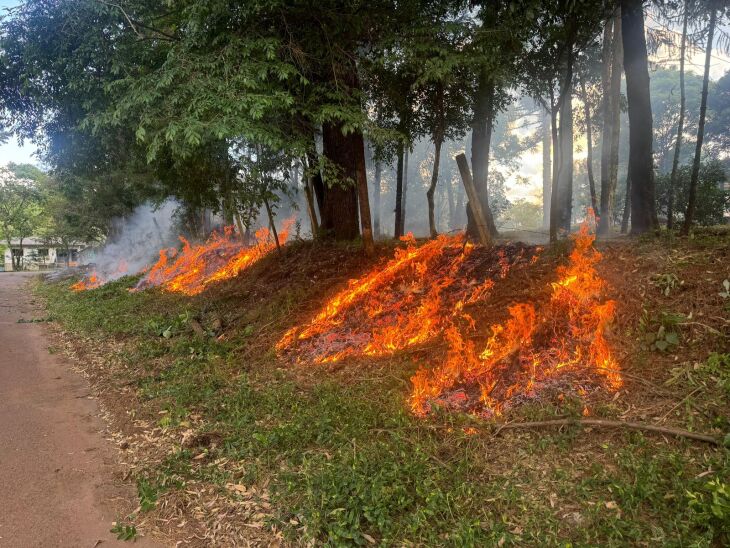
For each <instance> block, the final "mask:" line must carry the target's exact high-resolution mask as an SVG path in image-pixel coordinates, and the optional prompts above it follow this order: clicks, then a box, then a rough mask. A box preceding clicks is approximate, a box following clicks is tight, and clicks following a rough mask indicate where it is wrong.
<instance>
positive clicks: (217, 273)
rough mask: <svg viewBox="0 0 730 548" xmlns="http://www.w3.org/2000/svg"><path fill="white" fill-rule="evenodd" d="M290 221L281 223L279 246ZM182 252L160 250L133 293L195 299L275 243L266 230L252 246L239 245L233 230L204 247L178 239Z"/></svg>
mask: <svg viewBox="0 0 730 548" xmlns="http://www.w3.org/2000/svg"><path fill="white" fill-rule="evenodd" d="M292 224H293V221H292V220H289V221H286V222H285V223H284V228H283V229H282V230H281V231H280V232H279V233H278V235H279V241H280V243H284V242H285V241H286V239H287V236H288V232H289V228H290V227H291V225H292ZM180 241H181V242H182V244H183V248H182V250H180V251H178V250H176V249H175V248H169V249H161V250H160V257H159V259H158V261H157V262H156V263H155V264H154V265H152V267H151V268H150V269H149V270H148V271H147V273H146V274H145V276H144V277H143V278H142V279H141V280H140V281H139V283H138V284H137V287H136V289H146V288H148V287H156V286H159V287H162V288H163V289H164V290H165V291H172V292H176V293H184V294H185V295H197V294H199V293H201V292H202V291H203V290H204V289H206V288H207V287H208V286H209V285H210V284H211V283H214V282H219V281H222V280H228V279H230V278H234V277H236V276H238V275H239V274H240V273H241V272H242V271H243V270H245V269H246V268H248V267H250V266H251V265H252V264H254V263H255V262H257V261H259V260H260V259H261V258H263V257H265V256H266V255H267V254H268V253H270V252H271V251H272V250H274V249H275V248H276V242H275V241H274V239H273V237H272V236H271V235H270V233H269V230H268V229H267V228H261V229H259V230H258V231H257V232H256V242H255V244H254V245H252V246H245V245H243V243H241V241H240V239H239V237H238V235H236V234H235V232H234V230H233V227H226V228H225V229H224V230H223V232H222V233H221V232H214V233H213V234H212V235H211V237H210V238H208V240H207V241H206V242H205V243H202V244H197V245H191V244H190V242H188V241H187V240H186V239H185V238H183V237H182V236H181V237H180Z"/></svg>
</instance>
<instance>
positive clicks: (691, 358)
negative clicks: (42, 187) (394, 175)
mask: <svg viewBox="0 0 730 548" xmlns="http://www.w3.org/2000/svg"><path fill="white" fill-rule="evenodd" d="M729 241H730V240H729V236H728V233H727V232H722V231H719V232H718V231H714V232H713V231H705V232H700V233H698V234H697V235H696V236H695V237H694V239H674V240H665V239H621V240H613V241H606V242H599V243H598V248H599V249H600V251H601V252H602V253H603V259H602V261H601V262H600V264H599V266H598V270H599V272H600V274H601V276H602V277H603V278H604V279H605V280H606V281H607V288H606V298H610V299H614V300H616V302H617V307H618V308H617V314H616V320H615V321H614V323H613V325H612V327H611V329H610V332H609V333H608V341H609V344H610V346H611V349H612V351H613V352H614V355H615V358H616V360H617V361H618V363H619V364H620V366H621V370H622V374H623V379H624V386H623V387H622V388H621V389H620V390H619V391H618V392H609V391H606V390H601V389H596V390H590V391H585V392H583V393H582V394H581V393H577V392H575V391H574V390H569V389H568V388H569V387H560V386H557V387H555V389H554V390H552V391H550V390H546V391H544V392H542V393H541V394H540V397H537V398H533V399H531V400H530V401H527V402H525V403H523V404H522V405H519V406H516V407H514V408H512V409H510V410H509V411H507V412H506V414H505V415H504V416H503V417H502V418H501V419H500V421H499V423H516V422H520V421H527V420H531V421H543V420H548V419H554V418H565V417H568V418H570V417H574V418H576V419H578V418H580V417H582V416H583V414H584V412H585V410H586V408H587V409H588V410H589V413H590V416H591V417H595V418H606V419H612V420H622V421H636V422H643V423H647V424H654V425H660V426H669V427H678V428H684V429H689V430H693V431H702V432H706V433H710V434H712V435H714V436H716V437H718V438H719V439H721V438H722V436H723V435H724V434H725V433H726V432H727V431H728V429H729V426H730V424H729V423H728V419H727V417H728V416H730V404H729V401H728V390H729V389H730V373H729V369H730V356H728V354H727V352H728V334H729V328H728V326H729V324H728V309H729V307H730V305H729V304H728V303H730V296H728V295H727V292H728V290H727V289H724V287H723V281H724V280H725V279H728V278H730V272H729V271H728V266H727V265H728V264H730V251H729V247H728V243H729ZM518 249H521V250H523V252H526V251H529V252H530V253H533V252H534V251H535V248H534V247H533V246H516V245H515V244H510V245H508V246H507V247H504V248H503V250H504V252H505V255H506V256H507V257H514V256H515V254H516V253H518V252H519V251H518ZM393 252H394V250H393V248H392V246H390V245H383V246H381V247H379V249H378V255H379V256H378V257H377V258H376V259H374V260H370V259H365V258H364V257H363V255H362V253H361V251H360V249H359V248H357V247H353V246H343V245H334V244H331V245H328V244H322V243H316V244H314V243H305V242H292V243H290V244H289V245H287V246H286V247H284V248H283V250H282V252H281V253H271V254H270V255H268V256H267V257H265V258H264V259H263V260H261V261H259V262H258V263H256V264H254V265H253V266H252V267H251V268H250V269H249V270H247V271H246V272H244V273H243V274H242V275H241V276H239V277H238V278H236V279H234V280H231V281H227V282H223V283H221V284H218V285H215V286H212V287H210V288H209V289H208V290H207V291H205V292H204V293H202V294H200V295H198V296H195V297H184V296H179V295H172V294H169V293H163V292H161V291H159V290H151V291H143V292H137V293H130V292H128V288H130V287H133V286H134V285H135V283H136V281H137V280H136V278H124V279H122V280H120V281H118V282H114V283H111V284H107V285H106V286H104V287H102V288H99V289H96V290H93V291H89V292H84V293H73V292H71V291H69V290H68V286H69V285H70V282H61V283H57V284H47V285H39V286H38V288H37V290H38V292H39V293H40V294H42V295H43V296H44V297H45V298H46V300H47V302H48V306H49V310H50V312H51V315H52V317H53V318H54V319H55V320H56V327H57V341H58V346H59V347H61V348H63V349H64V350H66V351H67V352H68V353H70V354H71V355H72V356H73V357H74V358H75V363H77V364H78V366H79V367H80V368H82V369H83V370H84V371H85V373H86V374H87V375H88V376H89V377H90V379H91V380H92V382H93V384H94V386H95V389H96V391H98V392H99V394H100V396H101V401H102V402H103V403H104V407H105V409H106V411H107V415H108V418H109V419H110V421H111V422H112V425H113V428H114V430H115V431H116V432H117V434H116V437H117V440H118V443H119V445H120V448H121V450H122V451H123V455H124V460H125V462H127V463H128V475H129V477H130V478H132V480H133V481H135V482H136V483H137V486H138V491H139V494H140V502H141V511H140V512H139V513H137V514H135V515H133V516H129V517H126V516H125V517H124V518H125V519H127V520H128V521H130V522H134V523H135V524H136V525H137V527H138V528H139V530H140V531H143V532H155V531H156V532H161V533H163V534H165V535H168V536H171V537H173V538H178V537H181V536H184V537H185V539H186V540H187V541H188V542H190V544H193V545H195V544H196V543H198V544H200V545H207V544H209V543H210V542H211V541H217V542H221V543H233V542H239V543H240V542H243V541H244V540H245V541H250V542H253V543H260V544H269V543H271V542H272V541H275V540H276V539H281V540H282V542H285V543H286V542H290V541H294V542H296V539H300V538H302V537H306V538H312V539H316V540H318V541H328V542H331V543H333V544H342V543H347V544H349V543H361V544H365V543H384V544H397V545H400V544H409V543H413V544H429V545H464V544H477V543H482V544H483V543H496V544H499V545H510V544H515V545H517V544H519V545H524V544H532V545H558V544H564V543H565V542H572V543H574V544H593V545H595V544H609V545H619V544H626V543H638V544H652V543H665V544H698V545H712V544H713V543H722V542H723V539H725V540H726V539H727V534H728V525H727V524H728V515H729V514H728V513H727V512H728V509H727V504H728V502H727V501H728V494H727V477H728V474H730V457H729V456H728V452H727V450H726V449H724V448H722V447H721V446H713V445H709V444H703V443H698V442H695V441H689V440H685V439H676V438H673V437H668V436H662V435H656V434H653V433H651V434H650V433H641V432H636V431H629V430H623V429H602V428H595V427H594V428H584V427H580V426H576V425H572V426H567V427H563V428H561V429H558V428H544V429H538V430H499V428H498V424H495V423H493V422H490V421H485V420H483V419H478V418H475V417H472V416H470V415H469V414H465V413H454V412H448V411H446V410H438V409H436V411H435V412H433V413H431V414H430V415H429V416H428V417H427V418H425V419H423V418H416V417H414V416H413V415H412V414H411V413H410V411H409V408H408V404H407V398H408V394H409V391H410V377H411V376H412V375H413V374H414V373H415V371H416V370H417V369H418V367H419V366H422V365H423V363H424V361H426V360H438V359H439V357H440V356H442V355H443V353H444V352H445V349H444V347H443V344H442V343H441V341H440V340H438V339H434V340H429V341H428V342H425V343H424V344H422V345H416V346H413V347H409V348H407V349H405V350H403V351H399V352H395V353H394V354H392V355H388V356H380V357H372V356H354V357H353V356H350V357H346V358H344V359H342V360H340V361H337V362H335V363H331V364H311V363H296V362H295V361H294V360H292V359H291V356H288V355H286V354H284V355H282V354H281V353H280V352H277V350H276V345H277V342H279V341H280V340H281V338H282V337H283V336H284V334H285V333H286V332H287V331H288V330H290V329H291V328H293V327H296V326H298V325H302V324H304V323H306V322H307V321H309V320H310V319H311V318H312V317H313V316H314V315H315V314H316V313H317V312H318V311H319V309H320V308H321V306H322V303H323V302H325V301H326V300H327V299H329V298H331V297H332V296H333V295H335V294H336V293H337V292H338V291H340V290H342V289H343V288H344V287H346V284H347V281H348V280H349V279H352V278H356V277H359V276H362V275H365V274H366V273H368V272H370V271H371V269H372V268H373V266H374V264H376V265H377V264H384V263H385V262H387V260H388V259H389V258H390V257H392V256H393ZM567 252H568V246H567V245H566V247H565V248H562V249H560V248H552V249H545V250H543V251H541V252H540V253H539V254H538V257H539V260H537V261H535V262H532V261H521V262H518V263H517V264H515V265H514V266H513V267H512V268H510V269H509V272H508V273H507V274H506V276H505V277H504V278H500V279H498V280H496V281H495V285H494V287H493V288H492V290H491V293H490V297H489V299H485V300H483V301H481V302H479V303H477V304H474V305H472V307H471V309H470V311H469V312H470V314H471V315H472V316H473V317H474V320H475V322H476V323H477V324H478V325H480V326H483V329H480V330H479V332H478V335H477V336H476V338H477V339H479V338H481V342H483V341H484V340H486V338H487V337H488V336H489V330H488V329H487V328H488V326H489V325H492V324H495V323H500V322H502V321H504V320H505V319H507V317H508V311H507V310H508V306H509V305H512V304H514V303H518V302H525V301H530V302H533V303H535V304H536V305H539V304H540V303H544V302H547V300H548V299H549V298H550V283H551V282H553V281H555V277H556V267H557V266H558V265H560V264H565V262H566V261H567ZM488 262H489V261H488V260H487V258H484V264H485V265H487V264H488ZM484 268H485V272H486V270H487V269H488V268H487V266H485V267H484ZM476 272H479V270H478V269H477V270H476ZM404 291H405V290H404ZM563 388H565V389H563ZM713 497H714V499H713ZM713 500H714V501H715V502H714V503H713ZM718 500H719V501H720V504H721V505H722V504H725V505H726V506H721V505H720V506H718V503H717V502H716V501H718ZM723 501H724V502H723ZM723 512H725V513H723ZM181 524H184V525H181ZM181 532H184V533H182V534H181ZM194 535H196V536H197V540H196V539H195V538H194Z"/></svg>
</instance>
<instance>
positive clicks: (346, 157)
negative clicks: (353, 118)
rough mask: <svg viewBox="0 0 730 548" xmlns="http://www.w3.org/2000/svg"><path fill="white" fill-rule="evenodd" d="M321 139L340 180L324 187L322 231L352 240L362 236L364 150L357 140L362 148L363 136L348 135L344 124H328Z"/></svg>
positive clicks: (340, 238)
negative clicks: (360, 162) (360, 207)
mask: <svg viewBox="0 0 730 548" xmlns="http://www.w3.org/2000/svg"><path fill="white" fill-rule="evenodd" d="M358 137H359V139H358ZM322 139H323V144H324V149H323V153H324V156H325V157H326V158H327V159H328V160H329V161H330V162H331V163H332V164H334V166H335V167H337V168H339V170H340V180H334V181H330V180H328V181H326V184H325V185H323V186H324V200H323V202H324V204H323V205H324V207H323V209H322V210H321V213H322V229H323V230H325V231H326V232H328V233H330V234H331V235H332V236H333V237H334V238H335V239H336V240H352V239H354V238H356V237H357V236H358V234H359V233H360V230H359V227H358V201H357V198H358V186H359V173H358V172H359V168H358V155H359V154H363V148H362V146H359V147H358V141H359V143H360V145H362V134H356V133H349V134H348V135H345V134H344V133H343V131H342V124H340V123H331V122H328V123H326V124H323V125H322ZM363 163H364V159H363ZM353 183H354V184H353Z"/></svg>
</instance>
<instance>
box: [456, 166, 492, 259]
mask: <svg viewBox="0 0 730 548" xmlns="http://www.w3.org/2000/svg"><path fill="white" fill-rule="evenodd" d="M456 165H458V166H459V173H461V180H462V181H463V182H464V188H465V189H466V195H467V197H468V198H469V208H470V209H471V213H472V215H474V220H475V221H476V225H477V231H478V233H479V240H480V241H481V243H482V245H483V246H485V247H492V236H491V235H490V234H489V229H488V228H487V221H486V217H485V215H484V211H482V203H481V202H480V201H479V195H478V194H477V189H476V187H475V186H474V180H473V179H472V178H471V170H470V169H469V162H468V161H467V159H466V155H465V154H464V153H463V152H462V153H460V154H457V155H456Z"/></svg>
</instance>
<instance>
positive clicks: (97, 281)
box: [71, 259, 129, 291]
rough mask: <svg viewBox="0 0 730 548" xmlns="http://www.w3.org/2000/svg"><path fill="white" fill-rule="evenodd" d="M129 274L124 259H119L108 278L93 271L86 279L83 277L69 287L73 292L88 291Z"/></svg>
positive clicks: (127, 265)
mask: <svg viewBox="0 0 730 548" xmlns="http://www.w3.org/2000/svg"><path fill="white" fill-rule="evenodd" d="M128 272H129V264H128V263H127V261H126V260H125V259H119V261H118V262H117V266H116V268H115V269H114V271H113V272H112V273H111V275H109V276H108V277H105V276H102V275H100V274H99V273H98V272H97V271H96V270H93V271H92V272H91V274H89V275H88V277H84V278H83V279H81V280H79V281H78V282H76V283H75V284H73V285H72V286H71V289H72V290H73V291H88V290H89V289H96V288H97V287H101V286H102V285H104V284H105V283H107V282H108V281H109V279H112V280H116V279H117V278H121V277H122V276H124V275H125V274H127V273H128Z"/></svg>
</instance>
